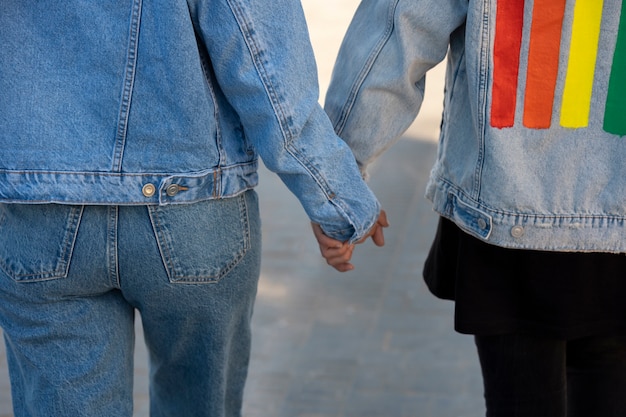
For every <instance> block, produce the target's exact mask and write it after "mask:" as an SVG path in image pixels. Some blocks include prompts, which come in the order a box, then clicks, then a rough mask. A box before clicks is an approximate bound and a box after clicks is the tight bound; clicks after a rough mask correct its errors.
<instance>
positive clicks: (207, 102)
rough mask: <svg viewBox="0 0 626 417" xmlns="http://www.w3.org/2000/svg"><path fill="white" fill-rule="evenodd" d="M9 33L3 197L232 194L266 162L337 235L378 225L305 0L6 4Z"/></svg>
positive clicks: (120, 200)
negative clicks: (343, 135)
mask: <svg viewBox="0 0 626 417" xmlns="http://www.w3.org/2000/svg"><path fill="white" fill-rule="evenodd" d="M277 16H280V19H279V18H277ZM0 39H2V43H1V45H0V91H2V97H1V98H0V126H2V129H1V131H0V202H6V203H62V204H73V205H85V204H86V205H146V204H148V205H175V204H184V203H191V202H197V201H202V200H208V199H219V198H226V197H232V196H236V195H238V194H241V193H242V192H244V191H245V190H248V189H251V188H253V187H254V186H255V185H256V184H257V181H258V176H257V164H258V156H259V155H260V156H261V158H262V160H263V161H264V163H265V165H266V166H267V167H268V168H269V169H270V170H272V171H274V172H276V173H277V174H278V175H279V176H280V177H281V179H282V180H283V181H284V182H285V184H286V185H287V186H288V187H289V189H290V190H291V191H292V192H293V193H294V194H295V195H296V196H297V197H298V199H299V200H300V202H301V203H302V205H303V207H304V209H305V211H306V212H307V214H308V215H309V217H310V218H311V220H312V221H314V222H316V223H319V224H321V226H322V228H323V229H324V231H325V232H326V233H327V234H328V235H329V236H331V237H333V238H336V239H339V240H342V241H345V240H351V241H356V240H358V239H360V238H361V237H363V235H364V234H365V233H366V232H367V231H368V230H369V229H370V228H371V226H372V225H373V224H374V222H375V220H376V218H377V215H378V211H379V208H380V207H379V204H378V202H377V201H376V198H375V197H374V196H373V194H372V193H371V191H370V190H369V188H368V187H367V185H366V184H365V182H364V181H363V179H362V178H361V174H360V172H359V170H358V167H357V165H356V163H355V160H354V156H353V154H352V152H351V151H350V149H349V148H348V147H347V146H346V144H345V143H344V142H343V141H341V140H340V139H339V137H337V135H336V134H335V132H334V130H333V127H332V124H331V123H330V121H329V120H328V117H327V116H326V114H325V113H324V111H323V109H322V108H321V106H320V105H319V103H318V98H319V92H318V87H317V72H316V66H315V61H314V56H313V51H312V48H311V45H310V42H309V38H308V33H307V31H306V21H305V18H304V14H303V11H302V8H301V5H300V3H299V2H297V1H292V0H275V1H272V2H269V3H268V2H263V1H248V0H188V1H186V0H174V1H170V0H168V1H165V0H103V1H98V2H95V3H94V2H93V1H89V0H69V1H65V2H63V4H62V5H60V4H59V3H57V2H50V1H33V0H27V1H22V0H6V1H3V3H2V13H1V14H0Z"/></svg>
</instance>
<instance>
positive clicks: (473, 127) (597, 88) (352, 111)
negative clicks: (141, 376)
mask: <svg viewBox="0 0 626 417" xmlns="http://www.w3.org/2000/svg"><path fill="white" fill-rule="evenodd" d="M620 22H621V24H620ZM625 32H626V4H625V3H624V2H622V1H621V0H604V2H602V1H598V2H590V1H582V0H535V1H534V2H531V1H526V2H524V1H523V0H509V1H498V0H364V1H363V2H362V3H361V4H360V6H359V9H358V11H357V12H356V15H355V17H354V19H353V22H352V23H351V25H350V28H349V30H348V33H347V34H346V37H345V39H344V43H343V45H342V47H341V50H340V53H339V57H338V61H337V63H336V66H335V70H334V74H333V78H332V82H331V86H330V89H329V91H328V93H327V96H326V104H325V108H326V110H327V112H328V113H329V115H330V116H331V119H332V120H333V121H334V124H335V129H336V131H337V132H338V133H339V135H340V136H341V137H342V138H343V139H344V140H345V141H346V142H347V143H348V144H349V145H350V147H351V148H352V149H353V151H354V153H355V155H356V157H357V161H358V163H359V164H360V166H361V168H362V170H365V169H366V168H367V165H368V164H369V163H371V162H372V161H373V160H374V159H375V158H376V157H377V156H378V155H380V154H381V153H382V152H383V151H384V150H385V149H387V148H388V147H389V146H391V144H392V143H393V142H394V141H395V140H396V139H397V138H398V137H399V136H400V135H401V134H402V133H403V132H404V131H405V130H406V129H407V127H408V126H409V125H410V124H411V123H412V122H413V120H414V119H415V116H416V114H417V113H418V111H419V109H420V105H421V103H422V99H423V95H424V88H425V80H426V78H425V77H426V73H427V71H428V70H429V69H430V68H432V67H433V66H435V65H436V64H437V63H439V62H440V61H442V60H443V59H444V58H445V57H446V56H447V74H446V89H445V102H444V114H443V120H442V126H441V134H440V140H439V148H438V154H437V161H436V163H435V165H434V167H433V169H432V173H431V178H430V181H429V185H428V187H427V191H426V195H427V197H428V198H429V199H430V200H432V202H433V204H434V209H435V210H436V211H437V212H438V213H440V214H441V215H442V216H445V217H447V218H449V219H451V220H453V221H454V222H455V223H456V224H457V225H458V226H459V227H460V228H462V229H463V230H465V231H466V232H467V233H470V234H472V235H473V236H476V237H478V238H480V239H484V240H485V241H486V242H489V243H492V244H496V245H500V246H504V247H510V248H522V249H538V250H555V251H606V252H626V227H625V226H626V163H625V161H626V138H625V137H624V136H625V135H626V123H625V122H626V90H625V88H626V83H625V82H624V80H625V78H624V77H625V74H626V56H625V54H626V33H625ZM418 128H419V126H418ZM390 169H393V168H391V167H390Z"/></svg>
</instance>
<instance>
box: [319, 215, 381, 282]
mask: <svg viewBox="0 0 626 417" xmlns="http://www.w3.org/2000/svg"><path fill="white" fill-rule="evenodd" d="M311 226H312V227H313V234H314V235H315V238H316V239H317V243H318V244H319V247H320V252H321V253H322V256H323V257H324V259H326V262H327V263H328V265H330V266H332V267H333V268H335V269H336V270H337V271H339V272H347V271H352V270H353V269H354V265H352V264H351V263H350V259H352V252H353V251H354V247H355V244H352V243H348V242H340V241H338V240H335V239H332V238H330V237H328V236H326V235H325V234H324V232H323V231H322V228H321V227H320V225H319V224H316V223H311ZM385 227H389V222H388V221H387V213H385V211H384V210H381V211H380V215H379V216H378V220H377V221H376V223H375V224H374V225H373V226H372V228H371V229H370V230H369V232H368V233H367V235H366V236H365V237H364V238H363V239H361V240H360V241H358V242H357V243H356V244H360V243H363V242H365V241H366V240H367V239H368V238H370V237H371V238H372V241H373V242H374V244H375V245H376V246H383V245H384V244H385V237H384V234H383V228H385Z"/></svg>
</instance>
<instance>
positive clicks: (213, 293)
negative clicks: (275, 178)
mask: <svg viewBox="0 0 626 417" xmlns="http://www.w3.org/2000/svg"><path fill="white" fill-rule="evenodd" d="M260 245H261V242H260V219H259V213H258V202H257V196H256V193H255V192H254V191H252V190H250V191H247V192H245V193H243V194H240V195H238V196H236V197H233V198H228V199H220V200H207V201H202V202H198V203H194V204H186V205H171V206H163V207H159V206H72V205H54V204H45V205H21V204H0V325H1V326H2V328H3V331H4V335H5V339H6V346H7V361H8V364H9V370H10V376H11V385H12V396H13V401H14V413H15V416H16V417H25V416H68V417H69V416H86V417H87V416H88V417H91V416H119V417H123V416H127V417H130V416H131V415H132V381H133V374H132V373H133V364H132V361H133V352H134V324H133V323H134V318H135V311H138V312H139V313H140V314H141V321H142V324H143V328H144V334H145V340H146V344H147V347H148V352H149V358H150V397H151V399H150V401H151V414H150V415H151V416H154V417H165V416H211V417H227V416H228V417H231V416H240V415H241V404H242V395H243V388H244V382H245V379H246V374H247V367H248V359H249V353H250V318H251V315H252V309H253V302H254V298H255V295H256V288H257V281H258V277H259V273H260V251H261V247H260Z"/></svg>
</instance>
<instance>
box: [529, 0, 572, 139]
mask: <svg viewBox="0 0 626 417" xmlns="http://www.w3.org/2000/svg"><path fill="white" fill-rule="evenodd" d="M564 13H565V0H535V4H534V8H533V23H532V27H531V32H530V49H529V52H528V72H527V76H526V97H525V101H524V126H526V127H529V128H534V129H546V128H549V127H550V122H551V120H552V107H553V103H554V89H555V87H556V79H557V75H558V72H559V52H560V47H561V29H562V26H563V14H564Z"/></svg>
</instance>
